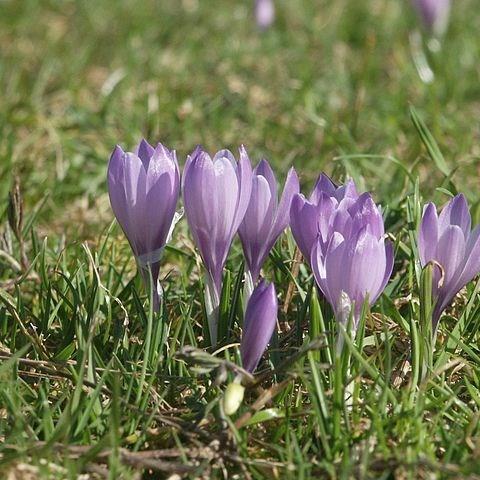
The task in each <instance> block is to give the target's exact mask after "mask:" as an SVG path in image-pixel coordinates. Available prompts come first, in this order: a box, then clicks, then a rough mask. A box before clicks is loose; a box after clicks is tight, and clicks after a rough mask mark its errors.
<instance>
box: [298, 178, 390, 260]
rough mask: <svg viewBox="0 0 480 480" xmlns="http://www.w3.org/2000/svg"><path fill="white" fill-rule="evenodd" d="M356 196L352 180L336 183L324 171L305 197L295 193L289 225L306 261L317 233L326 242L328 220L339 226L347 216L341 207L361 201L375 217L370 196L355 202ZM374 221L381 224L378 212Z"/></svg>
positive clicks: (345, 207) (323, 242)
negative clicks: (311, 190)
mask: <svg viewBox="0 0 480 480" xmlns="http://www.w3.org/2000/svg"><path fill="white" fill-rule="evenodd" d="M357 199H358V193H357V189H356V187H355V183H354V182H353V181H352V180H349V181H348V182H347V183H345V185H342V186H340V187H337V186H336V185H335V184H334V183H333V182H332V181H331V180H330V178H328V177H327V176H326V175H325V174H323V173H322V174H321V175H320V177H319V178H318V180H317V183H316V184H315V187H314V189H313V192H312V194H311V195H310V198H309V199H308V200H307V199H306V198H305V197H304V196H303V195H302V194H296V195H294V197H293V200H292V206H291V208H290V228H291V229H292V234H293V237H294V238H295V241H296V242H297V245H298V248H299V249H300V251H301V252H302V254H303V256H304V258H305V259H306V260H307V261H308V262H309V261H310V258H311V255H312V249H313V247H314V245H315V243H316V241H317V238H318V237H319V236H320V238H321V240H322V245H324V246H325V245H326V243H327V242H328V237H329V235H330V232H331V231H332V225H331V224H335V228H337V229H338V228H340V227H341V225H340V223H341V222H343V221H344V220H345V219H347V218H348V217H346V216H343V215H342V212H343V211H344V210H348V209H349V208H350V207H351V206H352V205H356V208H357V209H358V207H359V206H360V205H362V206H366V207H367V210H369V211H370V213H373V216H374V217H376V216H377V217H378V215H376V213H375V212H377V210H376V208H374V207H375V204H374V203H373V201H372V200H371V198H370V199H369V200H368V198H367V197H364V200H368V203H367V204H366V205H365V202H361V203H358V204H356V203H355V201H356V200H357ZM377 213H378V212H377ZM359 215H360V214H359ZM359 215H357V216H359ZM375 222H376V224H378V227H379V228H381V227H382V226H383V221H382V220H381V216H380V217H379V218H375Z"/></svg>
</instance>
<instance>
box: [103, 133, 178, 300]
mask: <svg viewBox="0 0 480 480" xmlns="http://www.w3.org/2000/svg"><path fill="white" fill-rule="evenodd" d="M108 192H109V195H110V203H111V205H112V209H113V212H114V214H115V217H116V218H117V221H118V223H119V224H120V226H121V227H122V230H123V231H124V233H125V235H126V237H127V238H128V241H129V242H130V246H131V248H132V250H133V253H134V255H135V258H136V260H137V265H138V266H139V269H140V271H141V273H142V276H143V278H144V280H145V281H147V282H148V281H149V279H150V275H151V277H152V279H153V282H154V285H155V287H154V289H153V290H154V308H155V309H158V306H159V295H160V294H161V289H160V286H159V285H158V283H157V282H158V275H159V269H160V258H161V256H162V252H163V249H164V247H165V244H166V243H167V239H168V236H169V233H170V232H171V229H172V228H173V221H174V217H175V208H176V205H177V201H178V197H179V193H180V173H179V169H178V164H177V158H176V154H175V152H174V151H170V150H168V149H167V148H165V147H164V146H163V145H162V144H161V143H159V144H158V145H157V146H156V148H153V147H152V146H151V145H150V144H149V143H148V142H147V141H146V140H142V141H141V142H140V143H139V145H138V147H137V148H136V150H135V152H134V153H131V152H124V151H123V150H122V148H121V147H119V146H116V147H115V149H114V151H113V153H112V155H111V157H110V162H109V165H108Z"/></svg>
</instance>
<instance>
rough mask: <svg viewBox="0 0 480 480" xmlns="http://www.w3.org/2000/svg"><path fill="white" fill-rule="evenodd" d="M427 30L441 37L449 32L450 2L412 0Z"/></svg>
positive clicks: (446, 0) (444, 0) (443, 0)
mask: <svg viewBox="0 0 480 480" xmlns="http://www.w3.org/2000/svg"><path fill="white" fill-rule="evenodd" d="M412 3H413V6H414V8H415V9H416V11H417V13H418V15H419V16H420V19H421V21H422V23H423V25H424V26H425V29H426V30H427V31H428V32H430V33H433V34H434V35H436V36H438V37H441V36H442V35H443V34H444V33H445V31H446V30H447V26H448V20H449V17H450V8H451V2H450V0H412Z"/></svg>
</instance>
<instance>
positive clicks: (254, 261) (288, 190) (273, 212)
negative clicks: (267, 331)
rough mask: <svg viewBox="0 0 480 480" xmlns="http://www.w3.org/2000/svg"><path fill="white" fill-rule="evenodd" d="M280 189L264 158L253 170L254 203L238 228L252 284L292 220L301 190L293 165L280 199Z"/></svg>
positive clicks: (247, 275) (252, 202) (247, 273)
mask: <svg viewBox="0 0 480 480" xmlns="http://www.w3.org/2000/svg"><path fill="white" fill-rule="evenodd" d="M277 190H278V186H277V180H276V178H275V174H274V173H273V171H272V169H271V167H270V165H269V164H268V162H267V161H266V160H262V161H261V162H260V163H259V164H258V165H257V167H256V168H255V170H254V171H253V177H252V194H251V196H250V203H249V205H248V208H247V211H246V213H245V217H244V219H243V222H242V223H241V225H240V228H239V230H238V233H239V235H240V240H241V241H242V246H243V252H244V253H245V259H246V264H247V272H246V278H247V277H248V280H247V282H248V281H250V282H251V285H252V286H253V285H255V283H256V281H257V279H258V276H259V274H260V269H261V268H262V265H263V263H264V262H265V260H266V258H267V256H268V254H269V252H270V250H271V249H272V247H273V245H274V244H275V242H276V241H277V238H278V237H279V236H280V234H281V233H282V232H283V230H285V227H286V226H287V225H288V223H289V220H290V204H291V202H292V197H293V195H295V194H296V193H298V191H299V183H298V177H297V174H296V172H295V170H294V169H293V168H292V169H291V170H290V171H289V172H288V175H287V179H286V181H285V187H284V189H283V194H282V196H281V199H280V202H278V199H277Z"/></svg>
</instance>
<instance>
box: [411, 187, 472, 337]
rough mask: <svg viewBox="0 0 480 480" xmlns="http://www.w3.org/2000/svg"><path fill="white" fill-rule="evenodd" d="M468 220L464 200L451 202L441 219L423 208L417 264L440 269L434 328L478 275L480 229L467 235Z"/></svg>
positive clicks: (431, 207)
mask: <svg viewBox="0 0 480 480" xmlns="http://www.w3.org/2000/svg"><path fill="white" fill-rule="evenodd" d="M470 227H471V217H470V212H469V209H468V204H467V201H466V199H465V197H464V196H463V195H462V194H460V195H457V196H456V197H454V198H453V199H452V200H450V201H449V202H448V203H447V205H446V206H445V207H444V208H443V210H442V212H441V213H440V215H437V210H436V208H435V205H434V204H433V203H429V204H427V205H426V206H425V208H424V211H423V217H422V221H421V225H420V231H419V234H418V252H419V254H420V263H421V265H422V267H425V266H426V265H427V264H428V263H429V262H434V264H435V263H436V264H438V265H440V267H441V268H435V269H434V274H433V292H432V293H433V297H434V298H435V299H436V304H435V307H434V310H433V316H432V320H433V327H434V329H436V327H437V325H438V321H439V319H440V316H441V314H442V312H443V311H444V310H445V308H447V306H448V305H449V304H450V303H451V302H452V300H453V298H454V297H455V295H456V294H457V293H458V292H459V291H460V290H461V289H462V288H463V287H464V286H465V285H466V284H467V283H468V282H470V281H471V280H472V279H473V278H474V277H475V276H476V275H478V273H480V226H477V227H476V228H475V229H474V230H473V231H470Z"/></svg>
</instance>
